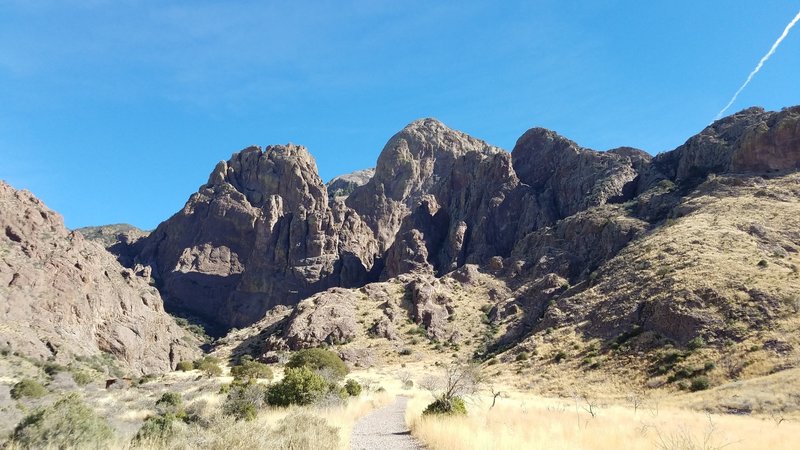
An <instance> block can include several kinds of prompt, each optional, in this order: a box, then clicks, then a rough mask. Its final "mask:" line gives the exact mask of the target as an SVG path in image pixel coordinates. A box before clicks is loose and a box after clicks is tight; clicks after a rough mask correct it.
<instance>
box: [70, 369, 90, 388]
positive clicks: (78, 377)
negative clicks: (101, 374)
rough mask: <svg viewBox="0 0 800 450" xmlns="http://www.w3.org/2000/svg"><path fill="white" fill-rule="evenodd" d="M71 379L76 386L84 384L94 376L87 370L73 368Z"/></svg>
mask: <svg viewBox="0 0 800 450" xmlns="http://www.w3.org/2000/svg"><path fill="white" fill-rule="evenodd" d="M72 379H73V380H74V381H75V384H77V385H78V386H86V385H87V384H89V383H91V382H92V381H94V380H95V376H94V375H93V374H92V373H91V372H89V371H88V370H73V371H72Z"/></svg>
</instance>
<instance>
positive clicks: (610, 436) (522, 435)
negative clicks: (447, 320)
mask: <svg viewBox="0 0 800 450" xmlns="http://www.w3.org/2000/svg"><path fill="white" fill-rule="evenodd" d="M431 399H432V398H431V397H430V396H426V395H422V394H418V395H416V396H415V397H414V398H413V399H412V400H411V401H410V402H409V407H408V410H407V413H406V418H407V423H408V424H409V427H410V428H411V430H412V433H413V435H414V436H416V437H417V438H418V439H420V441H422V442H423V443H424V444H426V445H427V446H428V447H429V448H430V449H432V450H462V449H498V448H502V449H508V450H514V449H520V450H521V449H651V448H659V449H718V448H723V447H724V448H726V449H762V448H763V449H770V450H781V449H787V450H788V449H796V448H798V446H799V445H800V423H798V422H795V421H789V422H787V421H785V422H782V423H780V424H778V423H777V422H776V421H772V420H769V419H760V418H756V417H746V416H731V415H716V414H703V413H700V412H694V411H687V410H681V409H676V408H667V407H663V406H660V405H659V404H658V403H652V402H651V403H648V404H645V405H642V406H641V407H639V408H638V410H636V411H635V410H634V409H633V408H632V407H625V406H619V405H605V406H604V405H602V404H600V405H595V406H594V407H593V411H595V417H592V415H591V414H590V413H589V412H588V409H589V406H588V404H587V403H586V401H585V400H577V401H575V400H566V399H543V398H537V397H533V396H526V395H517V394H514V395H512V397H511V398H504V399H498V404H497V406H495V407H494V408H492V409H490V408H489V406H490V405H491V398H490V397H487V396H482V397H476V398H473V399H472V401H470V402H469V403H468V408H469V409H470V414H469V415H468V416H467V417H430V416H426V417H423V416H422V415H421V412H422V410H423V409H424V407H425V406H426V405H427V404H428V403H429V402H430V401H431Z"/></svg>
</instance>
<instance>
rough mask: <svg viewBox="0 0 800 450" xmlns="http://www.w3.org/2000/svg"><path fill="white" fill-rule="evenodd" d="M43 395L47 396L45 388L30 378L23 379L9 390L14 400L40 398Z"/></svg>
mask: <svg viewBox="0 0 800 450" xmlns="http://www.w3.org/2000/svg"><path fill="white" fill-rule="evenodd" d="M45 395H47V388H46V387H44V386H42V383H39V382H38V381H36V380H33V379H31V378H24V379H22V380H21V381H20V382H19V383H17V384H15V385H14V386H13V387H12V388H11V398H13V399H15V400H19V399H21V398H23V397H28V398H41V397H44V396H45Z"/></svg>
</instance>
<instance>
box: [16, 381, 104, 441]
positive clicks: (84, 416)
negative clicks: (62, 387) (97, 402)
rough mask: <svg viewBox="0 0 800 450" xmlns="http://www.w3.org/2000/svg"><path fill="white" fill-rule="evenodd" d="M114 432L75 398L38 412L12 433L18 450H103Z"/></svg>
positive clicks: (56, 403) (71, 396)
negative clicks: (40, 449) (26, 449)
mask: <svg viewBox="0 0 800 450" xmlns="http://www.w3.org/2000/svg"><path fill="white" fill-rule="evenodd" d="M113 437H114V431H113V430H112V429H111V427H110V426H109V425H108V423H106V421H105V420H104V419H103V418H101V417H99V416H98V415H97V414H95V412H94V411H93V410H92V409H91V408H89V407H88V406H87V405H86V404H85V403H84V402H83V400H81V398H80V397H79V396H78V395H77V394H69V395H67V396H65V397H63V398H61V399H59V400H58V401H57V402H55V403H54V404H53V405H52V406H49V407H44V408H39V409H37V410H36V411H34V412H33V413H31V414H30V415H28V416H26V417H25V418H24V419H22V421H21V422H20V423H19V424H18V425H17V426H16V428H15V429H14V434H13V436H12V443H13V445H17V446H19V447H21V448H106V446H107V445H108V443H109V442H110V441H111V439H112V438H113Z"/></svg>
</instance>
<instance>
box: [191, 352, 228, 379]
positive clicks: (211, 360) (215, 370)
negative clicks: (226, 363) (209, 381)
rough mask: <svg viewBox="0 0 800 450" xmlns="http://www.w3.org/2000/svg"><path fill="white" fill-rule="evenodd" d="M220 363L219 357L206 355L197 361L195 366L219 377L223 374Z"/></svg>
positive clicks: (212, 375) (211, 375)
mask: <svg viewBox="0 0 800 450" xmlns="http://www.w3.org/2000/svg"><path fill="white" fill-rule="evenodd" d="M219 363H220V361H219V358H215V357H213V356H206V357H205V358H203V359H201V360H199V361H195V363H194V367H195V368H197V369H198V370H200V371H201V372H203V373H205V374H206V375H208V376H209V377H218V376H220V375H222V368H221V367H220V366H219Z"/></svg>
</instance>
